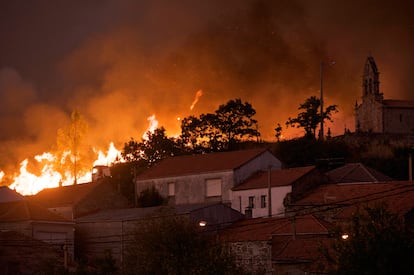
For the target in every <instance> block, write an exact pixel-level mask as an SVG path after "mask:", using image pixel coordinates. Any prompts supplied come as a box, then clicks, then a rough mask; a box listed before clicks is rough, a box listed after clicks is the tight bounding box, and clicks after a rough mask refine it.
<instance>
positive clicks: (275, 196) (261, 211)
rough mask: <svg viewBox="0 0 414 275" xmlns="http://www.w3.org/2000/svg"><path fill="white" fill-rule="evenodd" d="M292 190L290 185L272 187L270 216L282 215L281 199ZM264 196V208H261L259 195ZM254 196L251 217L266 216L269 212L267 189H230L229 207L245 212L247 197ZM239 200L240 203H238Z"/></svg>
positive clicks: (247, 203) (247, 202)
mask: <svg viewBox="0 0 414 275" xmlns="http://www.w3.org/2000/svg"><path fill="white" fill-rule="evenodd" d="M291 191H292V186H290V185H288V186H279V187H272V189H271V192H272V216H283V215H284V210H285V208H284V206H283V200H284V198H285V196H286V194H288V193H290V192H291ZM262 195H265V196H266V208H261V205H260V203H261V196H262ZM250 196H254V204H255V207H254V208H253V209H252V217H253V218H258V217H267V216H268V214H269V209H268V207H269V198H268V189H267V188H261V189H249V190H239V191H232V203H231V207H232V208H233V209H235V210H237V211H240V210H241V213H243V214H245V210H246V208H247V207H248V206H249V197H250ZM240 201H241V205H240Z"/></svg>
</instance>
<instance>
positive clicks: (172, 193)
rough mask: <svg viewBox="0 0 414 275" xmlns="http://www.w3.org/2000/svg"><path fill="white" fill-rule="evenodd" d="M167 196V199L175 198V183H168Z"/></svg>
mask: <svg viewBox="0 0 414 275" xmlns="http://www.w3.org/2000/svg"><path fill="white" fill-rule="evenodd" d="M168 196H169V197H172V196H175V183H174V182H169V183H168Z"/></svg>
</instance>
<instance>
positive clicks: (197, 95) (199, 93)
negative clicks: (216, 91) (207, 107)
mask: <svg viewBox="0 0 414 275" xmlns="http://www.w3.org/2000/svg"><path fill="white" fill-rule="evenodd" d="M202 95H203V91H202V90H198V91H197V93H196V94H195V97H194V101H193V103H191V106H190V110H192V109H193V108H194V106H195V105H196V104H197V102H198V100H199V99H200V97H201V96H202Z"/></svg>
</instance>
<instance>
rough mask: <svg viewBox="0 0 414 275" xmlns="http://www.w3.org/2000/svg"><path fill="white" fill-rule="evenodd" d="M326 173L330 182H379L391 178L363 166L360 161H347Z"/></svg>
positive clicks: (390, 179)
mask: <svg viewBox="0 0 414 275" xmlns="http://www.w3.org/2000/svg"><path fill="white" fill-rule="evenodd" d="M326 175H327V176H328V178H329V181H330V182H331V183H347V182H379V181H392V180H393V179H392V178H390V177H388V176H386V175H384V174H382V173H381V172H379V171H377V170H375V169H372V168H369V167H366V166H364V165H363V164H362V163H348V164H345V165H343V166H341V167H338V168H336V169H333V170H331V171H328V172H327V173H326Z"/></svg>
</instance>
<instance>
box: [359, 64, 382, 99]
mask: <svg viewBox="0 0 414 275" xmlns="http://www.w3.org/2000/svg"><path fill="white" fill-rule="evenodd" d="M379 83H380V82H379V72H378V68H377V64H375V60H374V58H373V57H372V56H368V58H367V61H366V62H365V67H364V73H363V76H362V101H364V99H367V98H370V99H371V100H372V99H374V100H378V101H381V100H383V94H382V93H380V91H379Z"/></svg>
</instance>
